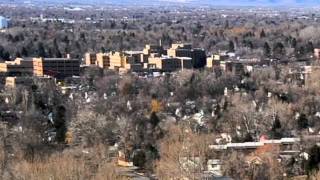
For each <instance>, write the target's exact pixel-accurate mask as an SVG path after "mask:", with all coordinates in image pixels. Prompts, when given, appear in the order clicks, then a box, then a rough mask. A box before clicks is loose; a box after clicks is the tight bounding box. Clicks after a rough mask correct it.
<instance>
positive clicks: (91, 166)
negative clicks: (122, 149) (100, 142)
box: [14, 146, 124, 180]
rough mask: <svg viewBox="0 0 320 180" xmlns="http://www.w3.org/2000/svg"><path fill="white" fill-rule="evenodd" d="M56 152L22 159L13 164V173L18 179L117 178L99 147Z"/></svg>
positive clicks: (75, 179) (112, 179)
mask: <svg viewBox="0 0 320 180" xmlns="http://www.w3.org/2000/svg"><path fill="white" fill-rule="evenodd" d="M89 152H90V153H89V154H85V153H82V152H81V151H79V150H73V151H65V152H61V153H56V154H53V155H51V156H49V157H48V158H40V157H38V158H37V160H34V161H33V162H29V161H27V160H22V161H21V162H19V163H16V165H15V166H14V171H15V172H14V175H15V178H16V179H19V180H117V179H124V178H122V177H120V176H119V175H117V172H116V167H115V165H114V163H113V162H109V161H107V159H105V158H104V157H103V153H102V151H101V149H100V146H99V147H95V148H93V149H90V150H89Z"/></svg>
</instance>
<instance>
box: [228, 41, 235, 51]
mask: <svg viewBox="0 0 320 180" xmlns="http://www.w3.org/2000/svg"><path fill="white" fill-rule="evenodd" d="M234 50H235V47H234V43H233V41H229V51H230V52H234Z"/></svg>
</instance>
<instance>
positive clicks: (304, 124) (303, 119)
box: [298, 114, 309, 130]
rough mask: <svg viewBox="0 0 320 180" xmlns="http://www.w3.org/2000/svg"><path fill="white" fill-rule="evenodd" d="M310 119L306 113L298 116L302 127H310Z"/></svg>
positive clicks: (299, 126)
mask: <svg viewBox="0 0 320 180" xmlns="http://www.w3.org/2000/svg"><path fill="white" fill-rule="evenodd" d="M308 125H309V123H308V119H307V116H306V115H305V114H301V115H300V116H299V118H298V128H299V129H300V130H301V129H306V128H307V127H308Z"/></svg>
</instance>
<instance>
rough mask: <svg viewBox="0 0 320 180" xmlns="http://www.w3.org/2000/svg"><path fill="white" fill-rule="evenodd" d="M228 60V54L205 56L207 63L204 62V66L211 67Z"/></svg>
mask: <svg viewBox="0 0 320 180" xmlns="http://www.w3.org/2000/svg"><path fill="white" fill-rule="evenodd" d="M226 60H228V56H227V55H217V54H215V55H212V56H210V57H207V63H206V67H207V68H212V67H215V66H219V65H220V64H221V62H223V61H226Z"/></svg>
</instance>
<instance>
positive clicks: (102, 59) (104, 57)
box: [96, 53, 110, 68]
mask: <svg viewBox="0 0 320 180" xmlns="http://www.w3.org/2000/svg"><path fill="white" fill-rule="evenodd" d="M96 65H97V66H98V67H100V68H109V67H110V57H109V54H107V53H98V54H97V55H96Z"/></svg>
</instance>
